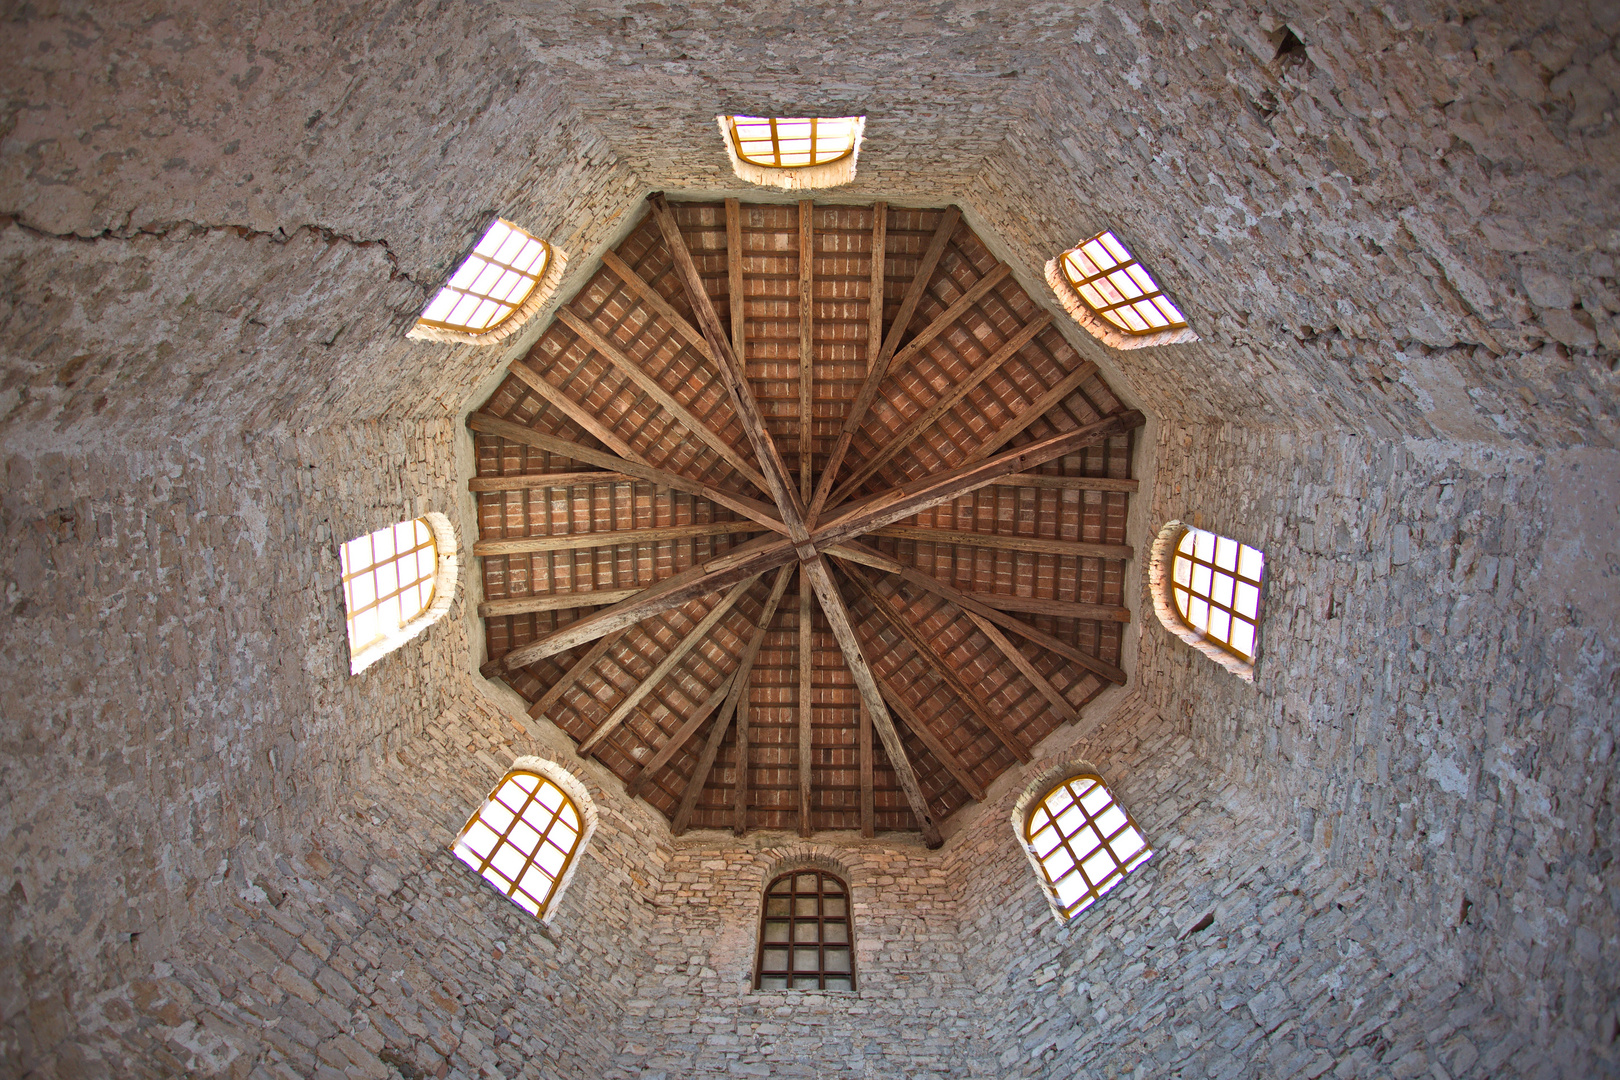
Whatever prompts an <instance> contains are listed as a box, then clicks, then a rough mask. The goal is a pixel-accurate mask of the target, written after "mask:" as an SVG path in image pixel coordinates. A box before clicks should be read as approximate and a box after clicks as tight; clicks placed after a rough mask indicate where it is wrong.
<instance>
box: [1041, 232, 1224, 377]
mask: <svg viewBox="0 0 1620 1080" xmlns="http://www.w3.org/2000/svg"><path fill="white" fill-rule="evenodd" d="M1046 276H1047V283H1048V284H1049V285H1051V286H1052V288H1053V290H1054V291H1055V292H1056V293H1057V295H1058V299H1059V300H1060V301H1062V302H1063V306H1064V307H1065V308H1066V309H1067V310H1068V312H1069V314H1071V315H1073V316H1074V317H1075V320H1076V321H1077V322H1079V323H1080V324H1081V325H1082V326H1084V327H1085V328H1086V329H1087V330H1089V331H1090V332H1091V333H1092V334H1093V335H1094V336H1096V337H1098V338H1101V339H1102V340H1103V341H1104V342H1106V343H1108V344H1109V345H1112V346H1114V347H1115V348H1118V349H1134V348H1139V347H1141V346H1143V345H1169V344H1173V343H1176V342H1182V341H1197V340H1198V335H1197V334H1194V333H1193V332H1192V330H1191V329H1190V328H1189V327H1188V326H1187V317H1186V316H1185V315H1183V314H1182V312H1181V309H1180V308H1179V307H1177V306H1176V303H1175V301H1173V300H1171V299H1170V297H1169V296H1167V295H1165V292H1164V289H1163V288H1161V287H1160V285H1159V283H1158V281H1157V280H1155V278H1154V277H1153V275H1152V274H1151V273H1149V272H1148V269H1147V267H1145V266H1143V265H1142V263H1141V262H1140V261H1138V260H1137V258H1136V256H1134V255H1132V254H1131V252H1130V250H1129V249H1128V248H1126V246H1125V244H1124V242H1123V241H1121V240H1120V238H1119V237H1117V236H1115V235H1114V233H1113V232H1112V231H1111V230H1105V231H1103V232H1100V233H1098V234H1097V235H1096V236H1093V237H1092V238H1091V239H1089V240H1086V241H1084V242H1082V243H1079V244H1076V245H1075V246H1074V247H1072V248H1070V249H1069V250H1068V251H1065V252H1064V253H1063V254H1062V255H1059V256H1058V257H1057V258H1056V259H1054V260H1052V262H1051V263H1049V264H1048V265H1047V274H1046Z"/></svg>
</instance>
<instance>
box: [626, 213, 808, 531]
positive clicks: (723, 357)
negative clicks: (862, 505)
mask: <svg viewBox="0 0 1620 1080" xmlns="http://www.w3.org/2000/svg"><path fill="white" fill-rule="evenodd" d="M649 201H650V202H651V203H652V207H653V215H654V217H655V218H656V219H657V221H658V228H659V231H660V232H661V233H663V236H664V243H665V244H666V245H667V246H668V247H669V251H670V255H671V256H672V257H673V258H674V261H675V270H676V275H677V276H678V277H679V278H680V280H681V284H682V286H683V287H684V288H685V289H686V298H687V302H688V303H690V304H691V305H692V311H693V313H694V314H695V315H696V316H697V321H698V327H699V329H701V330H702V331H703V336H704V337H705V338H707V339H708V341H709V348H710V349H711V350H713V352H714V356H715V359H716V361H717V363H718V365H719V368H720V377H721V378H722V379H723V380H724V381H725V384H726V389H727V390H729V391H730V392H731V401H732V406H733V407H734V408H735V409H736V410H737V419H738V421H739V422H741V424H742V427H743V431H744V432H746V433H747V435H748V441H749V442H750V443H751V444H752V445H753V448H754V457H755V458H756V459H757V460H758V461H759V464H760V471H761V472H762V473H763V474H764V476H765V481H766V487H767V490H769V491H770V493H771V498H773V499H774V500H776V506H777V509H778V510H779V511H780V512H781V515H782V522H783V524H785V525H787V527H788V533H789V535H790V536H792V537H793V538H794V539H795V540H796V541H799V542H800V543H801V544H802V543H803V542H804V541H805V540H806V539H807V538H808V535H809V534H808V532H807V531H806V529H805V527H804V506H803V503H802V502H801V501H800V499H799V493H798V491H797V490H796V489H795V487H794V485H793V482H792V477H791V476H790V475H789V473H788V470H787V466H786V465H785V464H783V462H782V455H781V454H780V453H778V452H777V449H776V444H775V442H773V441H772V439H771V436H770V432H769V431H768V430H767V429H766V427H765V416H764V414H763V413H761V412H760V411H759V402H758V401H757V400H755V398H754V391H753V388H752V387H751V386H749V385H748V377H747V372H746V371H744V370H743V364H742V358H741V356H740V354H739V353H738V352H737V351H736V350H735V349H734V348H733V346H732V343H731V342H730V341H728V340H726V333H725V329H724V327H722V326H721V325H720V317H719V316H718V315H716V314H715V311H714V304H713V302H712V301H711V300H710V299H709V294H708V292H707V290H705V289H704V287H703V279H702V278H701V277H700V276H699V275H698V271H697V264H696V263H694V262H693V261H692V253H691V252H690V251H689V250H687V247H686V240H685V238H683V237H682V236H681V229H680V225H679V224H678V223H677V222H676V221H675V215H674V214H673V213H672V212H671V211H670V209H669V203H668V202H667V201H666V200H665V199H664V196H663V194H662V193H661V192H660V193H657V194H654V195H653V196H651V198H650V200H649ZM728 208H729V203H728ZM732 216H733V215H732V214H731V213H729V212H728V214H727V223H728V224H727V236H728V239H729V237H730V236H731V234H732V231H733V230H732V229H731V227H730V224H729V223H730V220H731V218H732ZM739 236H740V232H739ZM733 258H735V261H736V265H737V266H738V267H739V270H738V272H737V274H738V276H739V278H740V273H741V271H740V267H741V258H742V253H741V251H740V250H739V248H738V247H737V246H736V245H732V244H730V243H728V251H727V259H728V264H729V263H730V262H731V261H733ZM735 315H736V308H735V307H733V317H734V320H735ZM736 329H737V322H736V321H734V322H733V332H735V331H736ZM808 550H809V549H808V548H806V549H805V550H803V551H801V552H800V555H801V557H802V556H803V555H805V554H806V553H807V552H808Z"/></svg>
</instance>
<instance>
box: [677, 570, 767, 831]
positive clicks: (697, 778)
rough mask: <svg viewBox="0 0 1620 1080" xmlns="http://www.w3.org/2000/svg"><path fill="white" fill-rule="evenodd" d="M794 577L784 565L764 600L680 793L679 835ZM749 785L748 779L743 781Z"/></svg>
mask: <svg viewBox="0 0 1620 1080" xmlns="http://www.w3.org/2000/svg"><path fill="white" fill-rule="evenodd" d="M792 574H793V568H792V567H791V566H784V567H782V569H780V570H778V571H777V572H776V581H775V582H774V583H772V585H771V595H770V596H769V597H768V598H766V600H765V607H764V608H763V609H762V610H761V612H760V616H759V622H758V624H757V625H756V626H755V627H754V634H753V636H752V637H750V638H749V639H748V645H747V646H746V647H745V648H744V649H743V654H742V659H741V660H740V661H739V662H738V664H737V671H736V673H735V674H734V675H733V676H732V680H731V691H730V693H728V694H727V695H726V703H725V705H724V706H723V707H722V708H721V710H720V715H719V716H717V717H715V720H714V727H712V728H710V729H709V737H708V739H707V740H705V741H704V744H703V751H702V753H700V754H699V755H698V760H697V765H696V767H695V768H694V769H693V770H692V775H691V776H690V777H689V778H688V779H687V781H686V790H685V791H684V792H682V794H681V804H680V806H679V807H678V808H677V809H676V811H675V817H674V819H673V821H672V823H671V825H670V828H671V830H672V831H673V832H674V834H675V835H676V836H679V835H681V834H682V833H683V832H685V831H686V828H687V826H688V825H690V824H691V823H692V812H693V811H694V810H695V809H697V801H698V798H699V796H701V795H702V794H703V787H704V785H705V784H706V783H707V782H708V779H709V773H710V771H711V770H712V769H713V768H714V759H715V757H716V756H717V755H718V754H719V752H720V744H721V743H722V742H724V741H725V737H726V731H727V730H729V729H730V727H731V720H732V717H734V716H735V715H736V714H737V710H738V708H739V706H740V705H741V704H742V702H743V700H744V699H745V698H746V697H747V696H748V682H749V679H750V677H751V676H752V674H753V670H754V660H755V659H756V658H757V657H758V656H759V650H760V647H761V646H763V645H764V644H765V635H766V634H767V633H769V632H770V628H771V620H772V619H774V618H775V617H776V608H777V605H778V604H780V603H781V602H782V594H783V593H785V592H787V585H788V579H789V578H790V577H791V576H792ZM744 751H746V742H739V744H738V754H739V756H738V758H737V767H738V768H739V769H743V770H746V769H747V767H748V759H747V757H746V755H745V753H744ZM744 783H746V780H745V781H744Z"/></svg>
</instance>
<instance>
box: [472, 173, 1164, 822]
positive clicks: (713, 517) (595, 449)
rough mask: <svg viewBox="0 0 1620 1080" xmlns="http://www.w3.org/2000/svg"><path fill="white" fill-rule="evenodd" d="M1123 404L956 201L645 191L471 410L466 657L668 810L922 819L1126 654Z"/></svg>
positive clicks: (1074, 706)
mask: <svg viewBox="0 0 1620 1080" xmlns="http://www.w3.org/2000/svg"><path fill="white" fill-rule="evenodd" d="M1141 419H1142V418H1141V416H1140V414H1138V413H1134V412H1132V411H1130V410H1128V409H1126V408H1124V406H1122V405H1121V403H1120V402H1119V401H1118V399H1117V398H1116V397H1115V396H1114V394H1113V393H1112V391H1111V390H1110V389H1109V388H1108V386H1107V384H1106V383H1105V382H1103V380H1102V379H1101V378H1100V376H1099V375H1098V373H1097V371H1096V368H1095V367H1094V366H1093V365H1091V364H1089V363H1087V362H1085V361H1084V360H1082V359H1081V358H1080V357H1079V356H1078V355H1077V354H1076V353H1075V352H1074V351H1073V349H1072V348H1071V347H1070V346H1069V345H1068V344H1067V343H1066V342H1065V341H1064V339H1063V337H1062V336H1061V335H1060V334H1059V333H1058V332H1057V330H1056V328H1055V327H1053V326H1052V325H1051V320H1050V317H1049V315H1048V314H1047V313H1046V312H1045V311H1044V310H1042V309H1041V308H1040V307H1039V306H1038V305H1037V304H1036V303H1034V301H1033V300H1031V298H1030V297H1029V296H1028V295H1027V294H1026V293H1025V292H1024V291H1023V289H1022V288H1021V287H1020V286H1019V285H1018V284H1017V282H1016V281H1015V280H1014V279H1013V277H1012V276H1011V274H1010V273H1009V272H1008V268H1007V267H1005V266H1003V265H1001V264H999V263H998V262H997V261H996V260H995V258H994V257H993V256H992V255H991V254H990V253H989V251H988V249H986V247H985V246H984V244H983V243H982V242H980V241H979V239H978V238H977V237H976V236H975V235H974V234H973V232H972V231H971V230H970V229H968V228H967V227H966V226H965V225H964V224H963V223H962V221H961V215H960V213H959V212H958V211H957V210H956V209H955V208H954V207H952V208H947V209H945V210H913V209H901V208H893V207H888V206H886V205H884V204H882V203H879V204H876V205H874V206H866V207H853V206H816V205H814V204H813V203H812V202H810V201H808V200H806V201H802V202H799V203H798V204H796V205H795V204H788V205H758V206H755V205H748V204H743V203H740V202H738V201H736V200H726V201H725V202H724V203H669V202H667V201H666V200H665V199H664V198H663V196H661V195H655V196H653V197H652V198H651V199H650V200H649V211H648V213H647V215H646V218H645V220H643V221H642V222H641V223H640V225H639V226H637V227H636V228H635V229H633V230H632V231H631V233H630V235H629V236H628V237H627V238H626V239H625V240H624V241H623V242H622V243H621V244H619V245H618V247H617V248H616V249H615V250H614V251H611V252H608V253H606V254H605V255H604V257H603V265H602V267H601V269H599V270H598V272H597V273H596V274H595V275H594V276H593V277H592V278H591V279H590V280H589V281H588V282H587V283H586V284H585V286H584V287H583V288H582V289H581V291H580V292H579V294H578V295H576V296H575V297H574V298H573V300H572V301H570V302H569V303H568V304H567V305H565V306H564V307H563V308H562V310H561V311H560V312H559V314H558V316H557V318H556V320H555V321H554V322H553V323H552V325H551V326H550V327H549V328H548V329H547V330H546V331H545V333H544V334H543V335H542V336H541V338H540V340H539V341H538V342H537V343H536V344H535V346H534V347H533V348H532V349H531V350H530V352H529V354H528V356H527V357H524V358H521V359H519V360H517V361H514V362H513V364H512V365H511V368H510V371H509V377H508V378H507V379H506V380H505V381H504V382H503V383H502V384H501V385H500V387H498V388H497V390H496V391H495V392H494V394H493V395H492V396H491V397H490V398H489V400H488V401H486V402H485V403H484V405H483V406H482V407H481V408H480V409H479V410H478V411H477V412H475V413H474V414H473V416H472V417H471V418H470V419H469V422H468V423H469V427H471V429H472V430H473V432H474V434H475V445H476V447H477V460H478V468H477V475H476V476H475V477H474V479H473V480H472V481H471V484H470V487H471V490H472V491H473V492H474V493H475V497H476V498H477V499H478V503H479V538H478V540H477V542H476V543H475V545H474V554H476V555H478V556H480V557H481V559H482V569H483V583H484V590H485V599H484V601H483V603H481V604H480V605H479V614H480V615H481V616H482V617H483V618H484V620H485V629H486V641H487V644H488V648H489V654H490V662H489V663H487V664H486V665H485V666H484V670H485V672H486V674H490V675H492V676H495V677H500V678H504V679H505V680H506V681H507V682H508V683H510V684H511V685H512V686H513V688H514V689H516V690H517V691H518V692H519V693H520V694H522V695H523V696H524V697H525V698H526V699H527V700H529V701H530V702H531V703H532V704H531V708H530V713H531V715H532V716H535V717H540V716H545V717H547V718H549V719H550V720H551V721H553V722H554V723H556V724H557V725H558V726H559V727H560V728H562V730H563V731H564V732H566V733H567V734H568V735H569V736H570V737H572V738H573V739H574V740H575V741H576V742H577V743H578V744H579V746H580V749H581V752H582V753H587V754H594V755H595V756H596V757H597V758H598V760H600V761H602V762H603V763H604V764H605V765H607V767H608V768H610V769H612V770H613V771H614V772H616V773H618V774H619V775H620V776H621V777H623V778H624V779H625V782H626V784H627V786H628V787H629V789H630V791H631V793H632V794H635V795H639V796H641V797H642V798H645V799H647V800H648V801H649V802H651V803H652V804H653V805H654V806H656V807H658V809H659V810H661V811H662V812H663V813H665V814H666V815H668V816H669V817H670V818H671V821H672V824H673V826H674V829H675V831H676V832H680V831H683V830H685V829H687V828H688V827H729V828H733V829H735V830H736V831H738V832H739V833H740V832H743V831H746V830H748V829H751V828H768V829H789V830H793V829H796V830H798V831H799V832H801V833H803V834H806V835H808V834H810V833H812V832H815V831H820V830H826V829H850V830H857V829H858V830H860V831H862V832H863V833H864V834H866V835H872V834H873V833H874V832H876V831H878V830H896V829H900V830H904V829H914V830H918V831H920V832H921V833H922V835H923V839H924V840H925V842H927V843H930V844H937V843H938V842H939V835H940V834H939V827H938V825H939V822H940V821H941V820H942V819H943V818H944V817H945V816H947V815H948V814H950V813H951V812H953V811H954V810H956V809H958V808H959V807H960V806H962V805H963V804H964V803H966V802H967V801H969V800H972V799H982V798H983V797H984V791H985V789H986V788H987V787H988V786H989V784H990V783H991V782H992V781H993V780H994V779H995V778H996V776H998V775H999V774H1000V773H1001V772H1002V771H1004V770H1005V769H1007V768H1009V767H1011V766H1012V765H1014V764H1015V763H1017V762H1018V761H1019V760H1021V759H1022V760H1028V757H1029V753H1030V750H1031V748H1033V747H1034V746H1035V744H1036V743H1038V742H1039V741H1040V740H1041V739H1042V738H1044V737H1045V736H1046V735H1047V734H1049V733H1050V732H1051V731H1052V730H1053V729H1054V728H1056V727H1057V726H1058V725H1059V724H1062V723H1065V722H1068V721H1071V720H1074V719H1077V718H1078V716H1079V710H1080V709H1081V707H1082V706H1083V705H1084V704H1085V703H1086V702H1087V701H1088V700H1090V699H1091V698H1092V697H1093V696H1095V695H1096V694H1097V693H1099V692H1100V691H1101V690H1102V688H1103V687H1104V686H1106V685H1107V684H1108V683H1110V682H1116V683H1117V682H1123V681H1124V680H1125V673H1124V672H1123V671H1122V670H1121V669H1120V667H1119V666H1118V664H1119V656H1120V645H1121V640H1122V634H1123V625H1124V624H1125V623H1126V622H1128V620H1129V619H1130V613H1129V611H1128V610H1127V609H1126V607H1125V604H1124V599H1125V597H1124V570H1125V564H1126V561H1127V560H1129V559H1130V558H1131V557H1132V549H1131V548H1130V547H1129V546H1127V543H1126V541H1127V537H1126V535H1125V521H1126V518H1127V513H1126V511H1127V507H1128V500H1129V499H1130V497H1131V494H1132V493H1133V492H1134V491H1135V488H1136V481H1135V480H1134V479H1132V478H1131V476H1130V462H1131V444H1132V432H1133V429H1134V428H1135V427H1137V426H1138V425H1139V424H1140V423H1141ZM759 492H764V493H766V494H768V496H769V501H766V500H762V499H760V498H757V497H756V494H757V493H759ZM749 534H753V535H752V538H749ZM772 571H774V572H772ZM795 582H796V583H797V584H798V588H797V590H796V595H795V597H794V599H792V600H789V599H787V598H786V596H787V593H788V591H789V586H790V585H791V584H793V583H795ZM874 735H875V736H876V738H873V736H874Z"/></svg>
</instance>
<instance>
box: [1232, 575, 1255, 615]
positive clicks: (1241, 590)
mask: <svg viewBox="0 0 1620 1080" xmlns="http://www.w3.org/2000/svg"><path fill="white" fill-rule="evenodd" d="M1232 607H1233V608H1234V609H1236V610H1237V613H1238V614H1239V615H1247V616H1248V617H1249V618H1251V619H1253V618H1254V617H1255V616H1256V615H1258V614H1259V613H1260V590H1259V589H1257V588H1255V587H1254V586H1253V585H1249V584H1246V583H1245V582H1242V581H1240V582H1238V584H1237V592H1236V596H1235V600H1234V602H1233V604H1232Z"/></svg>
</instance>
